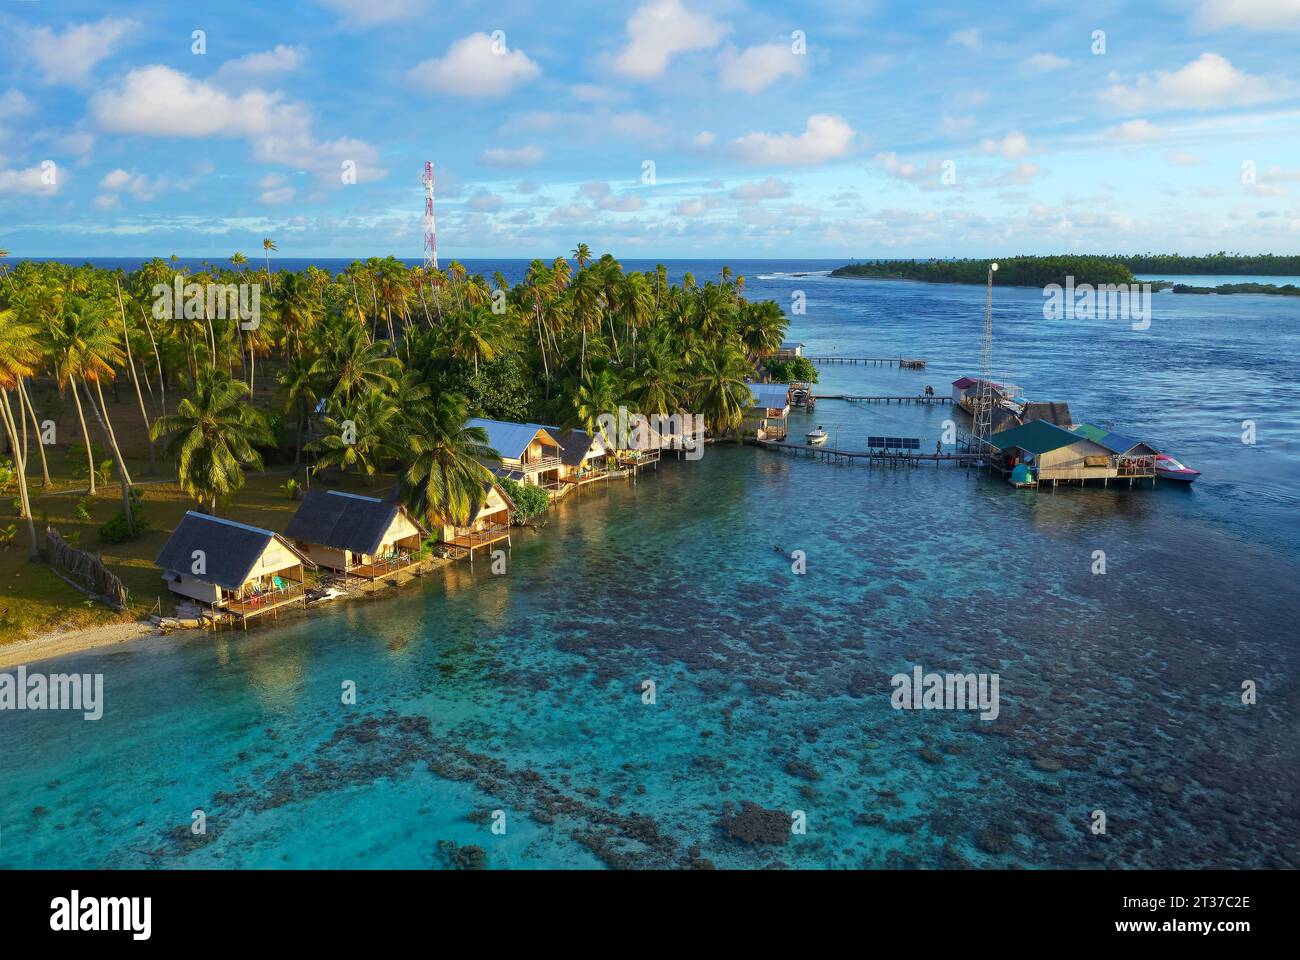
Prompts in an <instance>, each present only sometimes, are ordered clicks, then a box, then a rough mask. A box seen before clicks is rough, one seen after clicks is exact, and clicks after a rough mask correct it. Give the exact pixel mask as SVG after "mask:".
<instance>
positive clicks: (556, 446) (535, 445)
mask: <svg viewBox="0 0 1300 960" xmlns="http://www.w3.org/2000/svg"><path fill="white" fill-rule="evenodd" d="M465 426H467V427H482V428H483V429H484V430H486V431H487V435H488V446H489V447H491V448H492V449H493V450H495V451H496V452H497V453H499V454H500V455H501V463H500V465H497V464H495V463H492V464H489V466H491V467H492V468H493V470H494V471H495V472H496V473H497V475H498V476H501V477H507V478H509V479H511V480H515V481H517V482H519V483H530V484H533V485H535V486H538V487H542V488H544V489H546V490H549V491H552V492H558V491H559V490H560V489H561V487H562V486H563V484H562V483H561V482H560V477H561V476H562V474H563V472H564V461H563V460H562V459H561V458H560V452H561V448H560V441H559V440H558V439H556V436H555V433H554V432H553V428H551V427H545V426H542V424H540V423H511V422H509V421H506V420H484V419H483V418H481V417H475V418H473V419H472V420H469V421H468V422H467V423H466V424H465Z"/></svg>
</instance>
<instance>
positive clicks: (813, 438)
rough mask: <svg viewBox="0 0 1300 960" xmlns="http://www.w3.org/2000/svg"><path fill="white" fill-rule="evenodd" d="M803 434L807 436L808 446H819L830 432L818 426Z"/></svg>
mask: <svg viewBox="0 0 1300 960" xmlns="http://www.w3.org/2000/svg"><path fill="white" fill-rule="evenodd" d="M805 436H806V437H807V438H808V445H809V446H812V447H820V446H821V445H822V444H823V443H825V442H826V440H827V439H828V438H829V437H830V434H828V433H827V432H826V431H825V430H823V429H822V428H821V427H818V428H817V429H816V430H809V431H808V433H807V434H806V435H805Z"/></svg>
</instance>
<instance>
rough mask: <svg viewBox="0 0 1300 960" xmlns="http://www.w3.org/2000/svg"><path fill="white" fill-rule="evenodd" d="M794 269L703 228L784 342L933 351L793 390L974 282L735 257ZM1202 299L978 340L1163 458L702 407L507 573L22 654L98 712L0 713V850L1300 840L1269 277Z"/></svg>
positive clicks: (1069, 855) (518, 849) (1279, 846)
mask: <svg viewBox="0 0 1300 960" xmlns="http://www.w3.org/2000/svg"><path fill="white" fill-rule="evenodd" d="M819 266H821V265H818V264H796V265H787V264H776V263H770V262H769V263H763V264H744V263H741V264H736V267H737V269H738V270H739V271H740V272H743V273H746V274H747V275H749V277H750V280H749V282H748V285H747V288H746V289H747V291H748V292H749V293H750V294H751V295H752V296H772V297H774V298H776V299H778V300H779V301H780V302H782V303H783V304H784V305H787V306H788V305H789V304H790V303H791V293H792V291H794V290H797V289H800V290H803V291H804V292H805V294H806V295H807V298H808V312H807V313H806V314H803V315H798V316H795V317H793V318H792V320H793V324H792V329H791V335H792V336H794V337H796V338H798V339H800V340H803V341H804V342H805V343H807V344H808V346H809V352H810V353H817V354H821V353H841V354H854V355H871V356H896V355H898V354H905V355H908V356H917V355H919V356H924V357H926V358H927V360H928V361H929V368H928V369H927V370H926V371H924V372H912V371H897V370H893V369H888V368H873V367H868V368H864V367H851V366H846V367H829V368H827V369H826V371H825V372H824V375H823V383H822V388H823V390H824V391H825V392H828V393H831V392H851V393H898V394H915V393H917V392H919V391H920V390H921V389H922V388H923V387H924V385H925V384H926V383H932V384H933V385H934V386H935V388H936V392H939V393H944V392H946V391H947V384H948V383H949V382H950V381H951V380H952V379H954V378H955V377H956V376H959V375H961V374H963V373H966V372H970V363H971V358H972V357H974V356H976V355H977V348H978V337H979V329H980V325H981V310H982V300H983V291H982V290H980V289H978V288H967V287H951V286H929V285H924V284H911V283H894V282H872V281H844V280H831V279H829V278H827V277H825V276H819V275H812V276H804V277H788V276H787V277H780V278H774V279H768V280H759V279H755V278H756V277H758V276H759V275H760V274H761V275H764V276H772V275H774V274H776V273H778V272H780V271H785V272H787V273H788V272H793V271H797V270H812V269H817V268H818V267H819ZM692 269H694V270H695V272H696V273H697V275H698V276H700V277H701V278H703V277H704V276H705V275H707V274H708V273H709V272H711V270H712V269H713V267H712V265H708V264H696V265H693V266H692ZM1216 301H1217V302H1213V303H1212V302H1209V301H1207V300H1206V299H1204V298H1173V297H1157V298H1156V311H1155V316H1154V318H1153V323H1152V326H1151V329H1150V330H1148V331H1145V332H1136V331H1132V330H1131V329H1130V328H1129V325H1128V324H1127V323H1123V322H1118V321H1097V322H1085V321H1073V320H1072V321H1057V322H1047V321H1044V320H1043V319H1042V318H1041V303H1042V298H1041V294H1040V292H1039V291H1032V290H1031V291H1024V290H1011V291H1008V290H999V291H998V303H997V311H996V323H997V328H998V343H997V355H998V356H997V361H996V362H997V365H998V366H999V368H1000V370H1002V371H1005V375H1006V376H1007V377H1008V378H1011V379H1014V380H1015V382H1017V383H1019V384H1020V385H1021V386H1023V387H1024V389H1025V391H1026V393H1027V394H1028V395H1029V396H1030V397H1032V398H1036V399H1052V400H1056V399H1066V400H1069V401H1070V402H1071V405H1072V407H1073V408H1074V410H1075V411H1076V415H1077V416H1079V417H1080V418H1087V419H1091V420H1095V421H1101V422H1109V423H1112V424H1113V425H1114V426H1115V427H1117V428H1121V429H1125V430H1127V431H1129V432H1132V433H1135V434H1137V435H1139V436H1144V437H1150V438H1152V439H1153V440H1155V441H1156V442H1158V443H1159V445H1161V446H1163V447H1165V448H1167V449H1170V450H1172V451H1174V452H1175V453H1176V454H1178V455H1180V456H1181V457H1182V458H1183V459H1184V460H1185V461H1186V462H1188V463H1190V464H1191V465H1193V466H1195V467H1197V468H1199V469H1201V470H1203V471H1204V473H1205V476H1204V478H1203V479H1202V480H1201V481H1200V482H1198V483H1197V484H1196V485H1195V488H1194V489H1191V490H1187V489H1179V488H1175V487H1174V485H1172V484H1161V485H1160V486H1159V487H1157V489H1155V490H1150V489H1146V490H1134V491H1129V490H1128V489H1126V488H1125V489H1114V488H1112V489H1108V490H1102V489H1088V490H1080V489H1072V490H1068V491H1067V490H1060V491H1057V492H1051V491H1047V490H1042V491H1016V490H1013V489H1012V488H1010V487H1009V486H1007V485H1006V484H1005V483H1002V482H1001V481H995V480H993V479H991V478H988V477H981V476H978V475H977V474H975V473H974V472H968V471H965V470H962V469H957V468H952V467H942V468H937V469H936V468H934V467H922V468H917V469H910V470H882V469H878V468H877V469H868V468H865V467H843V466H831V465H827V464H823V463H820V462H816V461H812V460H808V459H796V458H794V457H791V456H788V455H782V454H775V453H768V452H765V451H759V450H755V449H752V448H749V447H736V446H734V445H719V446H713V447H710V448H709V449H708V450H707V452H706V454H705V456H704V457H703V459H702V460H699V461H698V462H685V461H682V462H678V461H667V462H665V463H664V464H663V465H662V466H661V468H660V469H659V470H658V471H657V473H656V472H651V473H649V474H646V475H643V476H642V477H641V478H640V479H638V480H637V481H636V482H635V483H632V482H621V483H617V484H610V485H607V486H605V487H603V488H599V489H589V490H584V491H582V492H580V493H578V494H576V495H575V496H573V497H571V498H570V499H568V500H567V501H566V502H564V503H563V504H562V505H561V506H560V507H559V508H558V510H557V511H556V514H555V516H554V517H553V519H552V520H551V522H550V523H549V525H548V526H547V527H546V528H545V529H544V530H541V531H536V532H533V531H529V532H524V533H521V534H519V535H518V536H517V537H516V538H515V543H514V546H513V550H512V552H511V556H510V568H509V573H508V574H507V575H506V576H501V577H498V576H493V575H492V573H491V572H490V570H489V568H488V565H487V564H485V563H476V565H475V567H474V568H473V569H472V570H471V569H470V568H469V567H468V566H467V565H465V564H459V565H456V566H454V567H451V568H446V569H444V570H441V571H438V572H436V573H435V574H433V575H432V576H430V577H429V578H428V582H427V583H426V584H424V585H422V586H418V587H415V588H410V589H408V590H406V591H404V592H402V593H401V594H399V595H397V596H394V597H393V598H391V599H386V600H381V601H368V602H365V603H358V604H355V605H351V606H346V607H338V608H336V609H334V610H321V611H317V612H313V613H312V614H311V615H310V616H309V617H307V618H305V619H301V620H298V621H295V622H291V623H287V624H282V625H280V626H278V627H270V626H259V627H255V628H254V629H252V630H250V631H249V632H248V633H247V634H246V635H245V634H242V633H226V634H222V635H220V636H217V637H213V636H210V635H204V636H191V635H184V636H175V637H172V638H168V639H165V640H150V641H144V642H137V643H132V644H126V645H122V646H119V647H115V648H110V649H106V650H101V651H97V652H93V653H87V654H81V655H76V656H71V657H67V658H63V659H62V660H60V661H55V662H51V663H49V664H46V665H45V666H44V667H43V669H47V670H50V671H54V670H56V669H57V670H59V671H69V670H77V671H88V672H102V673H103V674H104V677H105V697H106V708H105V713H104V717H103V719H102V720H99V721H97V722H89V721H85V720H82V719H80V715H63V714H57V713H46V714H37V713H5V714H0V744H3V746H0V866H6V867H11V868H13V867H17V868H23V867H72V866H78V867H159V868H192V867H212V866H217V867H264V868H275V867H327V866H330V867H361V868H373V867H398V866H400V867H445V866H450V865H454V864H455V863H457V862H461V863H463V862H466V861H467V860H469V859H471V858H470V857H469V856H468V855H467V854H466V851H465V848H466V847H478V848H481V850H482V856H483V859H484V861H485V862H486V865H487V866H489V867H496V868H535V867H600V866H632V867H649V868H663V867H682V866H699V865H703V862H705V861H707V862H709V863H712V864H714V865H716V866H719V867H767V866H782V865H785V866H790V867H801V868H821V867H836V868H842V867H860V866H865V867H958V866H973V867H993V866H1013V865H1015V866H1028V867H1085V868H1092V867H1107V866H1121V867H1155V866H1174V867H1208V866H1226V867H1257V866H1291V867H1295V866H1300V847H1298V841H1297V838H1298V837H1300V809H1298V808H1297V804H1296V800H1295V797H1296V796H1297V795H1300V789H1298V787H1300V784H1297V779H1298V774H1297V771H1300V762H1298V761H1300V733H1298V728H1297V724H1296V722H1295V716H1296V707H1297V686H1296V674H1297V666H1298V663H1297V661H1298V660H1300V657H1298V655H1297V650H1296V635H1297V630H1296V623H1297V618H1298V616H1300V588H1298V587H1297V583H1300V546H1298V545H1300V536H1298V534H1300V525H1298V521H1297V516H1298V514H1297V510H1296V490H1297V486H1298V483H1297V481H1300V446H1298V445H1297V443H1298V442H1300V417H1298V416H1297V406H1296V399H1297V396H1296V394H1297V390H1296V377H1295V372H1294V371H1295V363H1296V360H1297V357H1298V356H1300V342H1298V337H1300V305H1296V304H1290V303H1285V302H1280V301H1278V300H1277V299H1276V298H1267V297H1232V298H1222V299H1219V298H1216ZM947 416H949V413H948V412H947V411H946V410H945V409H944V408H943V407H938V406H936V407H931V408H926V407H914V406H897V405H895V406H890V407H884V406H861V407H858V406H853V405H851V404H848V403H843V402H836V401H824V402H823V403H822V404H821V405H820V407H819V409H818V410H817V412H816V414H815V415H811V416H809V415H807V414H802V413H799V414H795V415H793V416H792V428H793V430H794V431H796V432H797V433H802V432H803V431H804V430H806V429H810V428H811V427H812V426H814V425H816V424H818V423H820V424H824V425H825V426H827V428H828V429H831V430H837V431H838V433H839V436H840V438H841V441H840V442H841V443H843V444H844V445H846V446H847V445H848V443H849V441H850V440H853V439H855V438H856V439H857V440H861V438H863V437H865V436H866V434H867V433H902V434H904V435H913V436H919V437H922V438H923V445H925V446H932V445H933V443H934V440H935V439H936V438H938V437H939V435H940V432H941V430H942V422H943V420H944V419H945V418H946V417H947ZM1245 419H1254V420H1255V421H1256V429H1257V437H1258V442H1257V443H1256V444H1255V445H1253V446H1248V445H1244V444H1242V443H1241V437H1240V435H1241V421H1242V420H1245ZM777 546H779V547H781V548H782V551H783V552H789V551H793V550H803V551H805V553H806V555H807V572H806V574H805V575H803V576H795V575H793V574H792V573H791V570H790V564H789V562H788V561H787V560H786V559H785V558H784V556H783V553H778V552H777V551H776V550H775V549H774V547H777ZM1095 550H1104V551H1105V553H1106V558H1107V573H1106V574H1105V575H1103V576H1099V575H1094V574H1093V573H1092V572H1091V569H1092V564H1093V551H1095ZM915 664H920V665H921V666H922V667H923V668H924V669H926V670H927V671H929V670H935V671H944V672H946V671H958V670H959V671H961V672H994V673H997V674H998V675H999V677H1000V700H1001V703H1000V706H1001V711H1000V715H999V716H998V718H997V719H996V720H994V721H981V720H980V719H979V718H978V717H977V716H976V715H975V714H972V713H967V712H949V711H916V712H905V711H895V710H893V709H892V708H891V706H890V683H889V678H890V676H891V675H892V674H894V673H897V672H910V670H911V669H912V667H913V665H915ZM647 679H648V680H653V681H654V682H655V685H656V688H655V690H656V697H655V700H656V702H655V703H654V704H646V703H643V701H642V683H643V681H645V680H647ZM1244 680H1251V681H1253V682H1254V683H1255V684H1256V685H1257V689H1258V702H1257V703H1256V704H1255V705H1252V706H1248V705H1244V704H1243V703H1242V702H1241V697H1240V692H1241V684H1242V682H1243V681H1244ZM345 681H353V682H355V684H356V685H357V689H358V702H357V704H356V705H355V706H344V705H343V704H341V703H340V690H341V684H343V683H344V682H345ZM747 804H753V805H755V807H748V806H746V805H747ZM758 808H761V809H762V810H764V811H768V813H767V814H760V813H757V809H758ZM196 809H201V810H203V811H204V812H205V813H206V815H207V818H208V831H207V834H206V835H204V836H200V837H196V836H194V835H193V834H192V833H191V832H190V830H189V824H190V822H191V815H192V812H193V811H194V810H196ZM497 810H500V811H504V813H505V818H506V832H505V834H504V835H499V834H494V833H493V832H492V829H491V823H492V820H491V814H492V811H497ZM1095 810H1103V811H1105V813H1106V819H1107V832H1106V834H1105V835H1104V836H1095V835H1093V834H1092V833H1091V832H1090V830H1089V825H1090V824H1091V822H1092V820H1091V816H1092V812H1093V811H1095ZM742 811H748V812H747V813H745V814H744V815H742V816H740V817H736V816H735V814H737V812H742ZM793 811H803V813H804V815H805V816H806V820H807V832H806V833H805V834H802V835H793V834H791V833H790V832H789V830H788V829H787V828H786V826H785V825H786V824H788V823H789V822H790V820H789V818H790V816H791V813H792V812H793ZM457 850H459V853H458V852H456V851H457ZM471 853H473V851H471Z"/></svg>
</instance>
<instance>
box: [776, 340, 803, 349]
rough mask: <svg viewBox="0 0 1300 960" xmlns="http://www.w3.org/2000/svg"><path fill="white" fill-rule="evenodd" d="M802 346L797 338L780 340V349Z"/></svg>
mask: <svg viewBox="0 0 1300 960" xmlns="http://www.w3.org/2000/svg"><path fill="white" fill-rule="evenodd" d="M802 346H803V344H802V343H800V342H799V341H798V340H782V341H781V349H782V350H793V349H794V348H795V347H802Z"/></svg>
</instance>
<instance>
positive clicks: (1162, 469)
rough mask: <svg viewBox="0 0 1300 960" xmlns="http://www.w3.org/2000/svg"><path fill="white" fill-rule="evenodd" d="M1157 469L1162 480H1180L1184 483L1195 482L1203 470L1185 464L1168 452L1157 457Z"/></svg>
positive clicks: (1157, 474)
mask: <svg viewBox="0 0 1300 960" xmlns="http://www.w3.org/2000/svg"><path fill="white" fill-rule="evenodd" d="M1155 471H1156V476H1157V477H1159V478H1160V479H1161V480H1178V481H1181V482H1182V483H1193V482H1195V480H1196V478H1197V477H1199V476H1200V475H1201V471H1199V470H1193V469H1192V468H1191V467H1187V466H1184V465H1183V464H1182V463H1181V462H1180V461H1178V460H1175V459H1174V458H1173V457H1171V456H1170V455H1169V454H1167V453H1162V454H1160V455H1159V456H1157V457H1156V460H1155Z"/></svg>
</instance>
